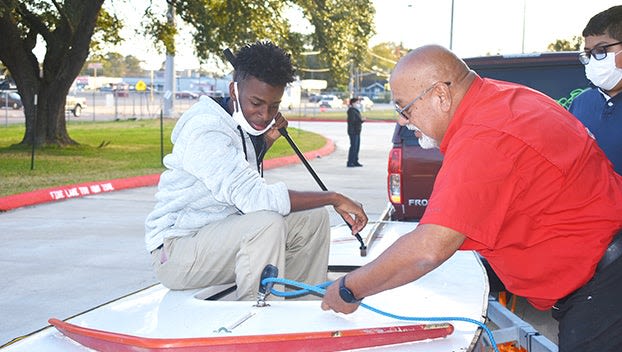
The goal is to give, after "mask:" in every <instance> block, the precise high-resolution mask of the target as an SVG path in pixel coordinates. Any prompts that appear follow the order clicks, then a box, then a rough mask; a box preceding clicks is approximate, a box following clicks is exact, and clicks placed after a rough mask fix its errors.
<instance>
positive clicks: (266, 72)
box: [233, 41, 294, 86]
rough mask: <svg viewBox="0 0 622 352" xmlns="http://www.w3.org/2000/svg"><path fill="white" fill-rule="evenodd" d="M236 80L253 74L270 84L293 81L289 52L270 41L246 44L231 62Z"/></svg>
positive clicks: (292, 68) (282, 84) (275, 84)
mask: <svg viewBox="0 0 622 352" xmlns="http://www.w3.org/2000/svg"><path fill="white" fill-rule="evenodd" d="M233 66H234V69H235V71H234V73H233V79H234V80H235V81H236V82H239V81H240V80H244V79H246V78H247V77H248V76H253V77H255V78H257V79H258V80H260V81H262V82H265V83H268V84H269V85H271V86H286V85H287V83H291V82H293V81H294V67H293V66H292V60H291V57H290V55H289V54H287V53H286V52H285V51H284V50H283V49H281V48H279V47H278V46H276V45H274V43H272V42H270V41H257V42H255V43H253V44H247V45H245V46H244V47H242V48H241V49H240V51H238V53H237V55H236V56H235V61H234V62H233Z"/></svg>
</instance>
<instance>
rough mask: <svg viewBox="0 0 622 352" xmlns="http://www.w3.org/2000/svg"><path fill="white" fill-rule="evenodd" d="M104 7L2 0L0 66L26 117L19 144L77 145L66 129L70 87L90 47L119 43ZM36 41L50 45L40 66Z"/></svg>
mask: <svg viewBox="0 0 622 352" xmlns="http://www.w3.org/2000/svg"><path fill="white" fill-rule="evenodd" d="M103 2H104V0H84V1H83V0H65V1H63V2H62V3H61V2H59V1H58V0H52V1H44V0H40V1H34V0H33V1H18V0H0V33H2V37H3V39H2V40H0V61H2V63H3V64H4V65H5V66H6V67H7V68H8V70H9V71H10V72H11V75H12V77H13V79H14V80H15V83H16V85H17V90H18V92H19V94H20V95H21V97H22V101H23V103H24V114H25V117H26V132H25V133H24V138H23V139H22V141H21V143H20V144H30V143H32V142H33V141H34V144H35V145H37V146H40V145H47V144H53V145H69V144H75V143H76V142H75V141H73V140H72V139H71V138H70V137H69V135H68V133H67V128H66V125H65V100H66V96H67V93H68V92H69V88H70V87H71V85H72V83H73V81H74V79H75V78H76V76H77V75H78V73H79V72H80V69H81V68H82V65H83V64H84V61H85V60H86V58H87V57H88V55H89V49H90V47H91V45H97V44H98V43H99V41H98V40H102V41H106V42H115V41H118V36H117V30H118V28H119V27H118V21H116V19H115V18H114V17H113V16H110V15H109V14H108V13H107V12H106V11H104V10H102V4H103ZM95 28H98V29H99V31H98V32H97V35H96V36H95V39H96V40H95V41H93V40H92V39H93V36H94V33H95ZM38 37H41V38H42V39H43V41H44V42H45V45H46V52H45V58H44V60H43V63H42V64H41V65H40V64H39V61H38V59H37V57H36V56H35V54H34V52H33V50H34V48H35V45H36V44H37V38H38ZM35 97H36V98H35ZM35 99H36V100H35Z"/></svg>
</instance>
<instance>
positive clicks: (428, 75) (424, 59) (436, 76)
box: [391, 45, 469, 88]
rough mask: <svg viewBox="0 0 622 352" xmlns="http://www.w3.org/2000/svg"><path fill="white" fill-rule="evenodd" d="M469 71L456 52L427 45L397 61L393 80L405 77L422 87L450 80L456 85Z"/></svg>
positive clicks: (392, 76)
mask: <svg viewBox="0 0 622 352" xmlns="http://www.w3.org/2000/svg"><path fill="white" fill-rule="evenodd" d="M468 73H469V67H468V66H467V65H466V64H465V63H464V61H462V60H461V59H460V58H459V57H457V56H456V55H455V54H454V53H452V52H451V51H449V50H447V49H445V48H444V47H442V46H439V45H426V46H422V47H419V48H417V49H415V50H412V51H411V52H409V53H408V54H407V55H406V56H404V57H403V58H402V59H401V60H400V61H399V62H398V63H397V65H396V66H395V69H394V70H393V73H392V74H391V82H393V81H394V80H396V79H405V80H407V81H411V82H412V84H415V85H417V86H419V88H420V87H422V86H425V85H429V84H431V83H433V82H436V81H441V82H446V81H449V82H452V85H454V86H455V85H456V83H457V82H459V81H460V80H461V79H462V78H464V77H465V76H466V75H467V74H468ZM413 88H414V86H413Z"/></svg>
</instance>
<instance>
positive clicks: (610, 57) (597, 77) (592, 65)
mask: <svg viewBox="0 0 622 352" xmlns="http://www.w3.org/2000/svg"><path fill="white" fill-rule="evenodd" d="M618 53H619V51H618V52H617V53H615V54H614V53H607V57H605V58H604V59H602V60H596V59H594V58H591V59H590V62H588V64H587V65H586V66H585V76H586V77H587V79H589V80H590V81H591V82H592V83H593V84H594V85H595V86H597V87H599V88H601V89H604V90H611V89H613V88H614V87H615V86H616V85H617V84H618V83H619V82H620V80H622V69H619V68H617V67H616V55H618Z"/></svg>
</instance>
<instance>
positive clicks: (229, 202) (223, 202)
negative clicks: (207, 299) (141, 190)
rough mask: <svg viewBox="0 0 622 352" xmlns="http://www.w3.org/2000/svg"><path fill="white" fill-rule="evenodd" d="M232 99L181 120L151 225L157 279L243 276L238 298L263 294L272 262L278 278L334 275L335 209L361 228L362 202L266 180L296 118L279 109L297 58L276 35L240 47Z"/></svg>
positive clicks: (173, 283)
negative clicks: (268, 162)
mask: <svg viewBox="0 0 622 352" xmlns="http://www.w3.org/2000/svg"><path fill="white" fill-rule="evenodd" d="M233 65H234V73H233V80H234V81H233V82H231V83H230V84H229V94H230V97H231V98H226V99H222V100H219V101H217V100H213V99H211V98H208V97H202V98H201V99H200V100H199V102H197V103H196V104H195V105H193V106H192V107H191V108H190V109H189V110H188V111H186V112H185V113H184V114H183V115H182V117H181V118H180V120H179V121H178V122H177V125H176V126H175V128H174V130H173V133H172V136H171V139H172V142H173V144H174V147H173V151H172V153H171V154H169V155H167V156H166V157H165V158H164V165H165V166H166V168H167V170H166V171H164V172H163V173H162V176H161V177H160V182H159V185H158V192H157V194H156V199H157V201H158V202H157V204H156V206H155V208H154V210H153V211H152V212H151V213H150V214H149V215H148V217H147V220H146V222H145V242H146V247H147V250H148V251H149V252H151V255H152V263H153V268H154V270H155V272H156V276H157V278H158V279H159V280H160V281H161V282H162V284H163V285H164V286H166V287H168V288H170V289H175V290H182V289H191V288H200V287H206V286H211V285H219V284H226V283H235V284H236V285H237V291H236V292H237V299H239V300H255V299H256V294H257V289H258V287H259V281H260V276H261V272H262V270H263V268H264V267H265V266H266V265H267V264H273V265H275V266H276V267H277V268H278V269H279V276H281V277H285V278H288V279H292V280H297V281H303V282H307V283H310V284H317V283H320V282H323V281H325V280H326V273H327V266H328V249H329V244H330V225H329V217H328V212H327V211H326V209H325V208H324V206H326V205H332V206H333V207H334V209H335V210H336V211H337V212H338V213H339V214H340V215H342V216H343V217H344V219H346V221H348V222H349V223H350V224H351V225H352V231H353V233H357V232H359V231H360V230H362V229H363V227H364V226H365V225H366V224H367V215H366V214H365V212H364V210H363V207H362V205H361V204H360V203H358V202H355V201H353V200H351V199H350V198H348V197H346V196H343V195H341V194H339V193H335V192H298V191H293V190H288V189H287V186H286V185H285V184H284V183H282V182H279V183H275V184H267V183H266V181H265V180H264V179H263V178H262V170H261V164H262V160H263V156H264V155H265V153H266V151H267V150H268V149H269V148H270V147H271V146H272V144H273V143H274V141H275V140H276V139H277V138H279V136H280V134H279V132H278V129H279V128H283V127H287V121H286V120H285V119H284V118H283V116H282V115H281V114H280V113H279V112H278V109H279V104H280V102H281V98H282V96H283V92H284V90H285V86H286V85H287V84H288V83H290V82H292V81H293V80H294V77H293V76H294V69H293V67H292V63H291V60H290V56H289V55H288V54H286V53H285V52H284V51H283V50H282V49H280V48H279V47H277V46H276V45H274V44H273V43H271V42H256V43H253V44H250V45H246V46H244V47H242V49H240V51H239V52H238V53H237V55H236V58H235V59H234V62H233Z"/></svg>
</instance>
